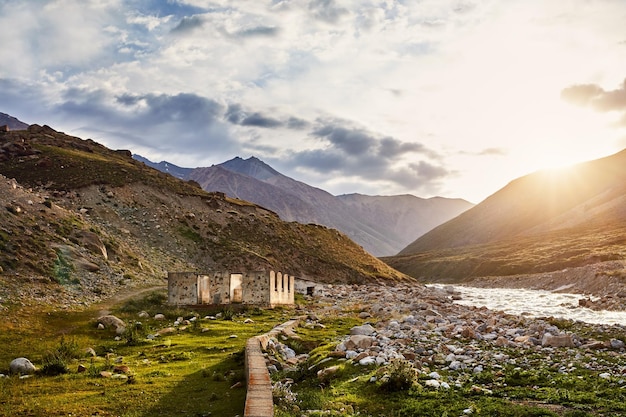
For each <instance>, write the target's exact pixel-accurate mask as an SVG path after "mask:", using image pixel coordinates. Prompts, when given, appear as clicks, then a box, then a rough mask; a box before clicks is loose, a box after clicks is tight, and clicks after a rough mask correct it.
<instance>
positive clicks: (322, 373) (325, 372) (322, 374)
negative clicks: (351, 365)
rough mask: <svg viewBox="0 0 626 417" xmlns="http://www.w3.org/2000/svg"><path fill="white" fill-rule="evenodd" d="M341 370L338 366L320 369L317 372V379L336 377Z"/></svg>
mask: <svg viewBox="0 0 626 417" xmlns="http://www.w3.org/2000/svg"><path fill="white" fill-rule="evenodd" d="M338 370H339V367H338V366H330V367H328V368H324V369H320V370H319V371H317V377H318V378H319V379H325V378H327V377H329V376H331V375H334V374H335V373H337V371H338Z"/></svg>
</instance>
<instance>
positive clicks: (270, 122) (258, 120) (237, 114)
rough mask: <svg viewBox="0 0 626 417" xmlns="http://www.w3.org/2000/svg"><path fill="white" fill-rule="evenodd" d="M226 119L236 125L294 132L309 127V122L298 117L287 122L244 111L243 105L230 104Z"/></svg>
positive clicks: (256, 112) (287, 119) (288, 119)
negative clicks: (285, 129)
mask: <svg viewBox="0 0 626 417" xmlns="http://www.w3.org/2000/svg"><path fill="white" fill-rule="evenodd" d="M224 117H225V119H226V120H227V121H228V122H230V123H232V124H235V125H240V126H249V127H262V128H266V129H272V128H283V127H284V128H288V129H292V130H302V129H305V128H306V127H307V126H309V125H310V124H309V122H307V121H306V120H303V119H300V118H297V117H293V116H291V117H288V118H286V119H285V120H281V119H277V118H275V117H270V116H266V115H264V114H262V113H261V112H258V111H255V112H250V111H246V110H244V109H243V107H242V106H241V104H230V105H229V106H228V108H227V110H226V112H225V114H224Z"/></svg>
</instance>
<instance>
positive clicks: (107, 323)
mask: <svg viewBox="0 0 626 417" xmlns="http://www.w3.org/2000/svg"><path fill="white" fill-rule="evenodd" d="M97 323H98V324H101V325H103V326H104V327H105V328H106V329H109V328H112V329H114V330H115V333H117V334H122V333H124V332H125V331H126V323H124V321H123V320H122V319H120V318H117V317H115V316H113V315H111V314H109V315H106V316H102V317H98V319H97Z"/></svg>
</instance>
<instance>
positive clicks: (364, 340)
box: [344, 335, 374, 350]
mask: <svg viewBox="0 0 626 417" xmlns="http://www.w3.org/2000/svg"><path fill="white" fill-rule="evenodd" d="M373 343H374V338H373V337H371V336H364V335H352V336H350V338H349V339H348V340H346V341H345V342H344V345H345V346H346V349H347V350H356V349H367V348H369V347H370V346H372V344H373Z"/></svg>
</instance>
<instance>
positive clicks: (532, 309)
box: [430, 284, 626, 325]
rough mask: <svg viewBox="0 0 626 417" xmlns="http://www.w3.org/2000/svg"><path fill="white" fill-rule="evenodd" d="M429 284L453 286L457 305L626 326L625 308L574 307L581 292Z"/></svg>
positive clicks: (530, 315) (437, 286) (581, 296)
mask: <svg viewBox="0 0 626 417" xmlns="http://www.w3.org/2000/svg"><path fill="white" fill-rule="evenodd" d="M430 286H431V287H436V288H443V289H445V288H449V287H453V288H454V290H455V291H456V292H458V293H459V294H460V295H461V299H460V300H457V301H455V302H456V303H458V304H463V305H469V306H476V307H483V306H484V307H487V308H488V309H490V310H496V311H504V312H505V313H510V314H518V315H520V314H521V315H526V316H529V317H558V318H565V319H571V320H579V321H583V322H587V323H595V324H620V325H626V311H606V310H603V311H595V310H591V309H589V308H585V307H579V306H578V300H579V299H581V298H583V297H586V296H583V295H581V294H566V293H560V292H559V293H557V292H551V291H542V290H526V289H512V288H475V287H465V286H457V285H455V286H450V285H441V284H433V285H430Z"/></svg>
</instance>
